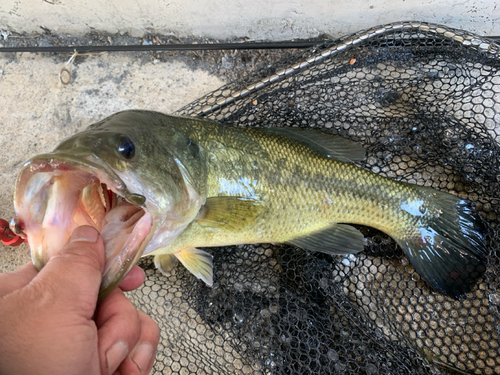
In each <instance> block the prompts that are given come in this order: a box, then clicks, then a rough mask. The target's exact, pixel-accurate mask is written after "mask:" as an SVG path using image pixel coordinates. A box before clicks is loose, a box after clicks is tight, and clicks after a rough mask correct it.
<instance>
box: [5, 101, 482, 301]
mask: <svg viewBox="0 0 500 375" xmlns="http://www.w3.org/2000/svg"><path fill="white" fill-rule="evenodd" d="M363 157H364V149H363V147H362V146H360V145H359V144H356V143H354V142H351V141H349V140H346V139H344V138H341V137H336V136H331V135H328V134H324V133H321V132H318V131H314V130H301V129H298V128H237V127H231V126H227V125H222V124H219V123H217V122H214V121H211V120H206V119H197V118H185V117H175V116H168V115H165V114H161V113H157V112H150V111H137V110H134V111H124V112H120V113H117V114H115V115H112V116H110V117H108V118H106V119H104V120H102V121H100V122H98V123H96V124H93V125H91V126H90V127H89V128H88V129H87V130H85V131H83V132H81V133H79V134H76V135H74V136H72V137H70V138H68V139H66V140H64V141H63V142H62V143H61V144H60V145H59V146H57V147H56V149H55V150H54V151H53V152H52V153H49V154H43V155H38V156H35V157H33V158H32V159H30V160H29V161H28V162H26V164H25V165H24V167H23V168H22V170H21V171H20V173H19V176H18V179H17V182H16V190H15V196H14V205H15V210H16V217H15V218H14V219H13V222H12V229H13V230H14V231H15V232H16V233H18V234H20V235H22V236H24V237H26V238H27V240H28V242H29V245H30V248H31V254H32V260H33V263H34V264H35V266H36V267H37V268H38V269H41V268H42V267H43V266H44V264H45V263H46V262H47V261H48V259H49V258H50V257H51V256H52V255H53V254H55V253H56V252H57V251H58V250H60V249H61V248H62V246H63V245H64V244H65V243H66V241H67V240H68V238H69V236H70V235H71V233H72V232H73V230H74V229H75V228H76V227H77V226H79V225H92V226H94V227H96V228H97V229H98V230H99V231H100V232H101V234H102V236H103V238H104V243H105V249H106V269H105V272H104V275H103V279H102V284H101V290H100V298H103V297H105V296H106V295H107V294H108V293H109V292H110V291H111V290H112V289H113V288H114V287H115V286H116V285H118V283H119V282H120V281H121V280H122V279H123V277H125V275H126V274H127V272H128V271H129V270H130V269H131V268H132V266H133V265H134V264H135V263H136V262H137V261H138V259H139V257H141V256H146V255H154V256H155V264H156V266H157V268H158V269H160V270H161V271H162V272H165V273H168V272H169V271H170V270H171V269H172V267H173V266H174V265H175V263H176V262H177V260H180V261H181V262H182V264H183V265H184V266H185V267H186V268H187V269H188V270H189V271H191V272H192V273H193V274H194V275H195V276H197V277H198V278H200V279H202V280H204V281H205V282H206V283H207V284H208V285H212V283H213V271H212V268H213V264H212V256H211V255H210V254H209V253H207V252H205V251H203V250H201V249H199V248H200V247H211V246H226V245H236V244H247V243H288V244H292V245H295V246H298V247H301V248H304V249H307V250H310V251H318V252H323V253H327V254H331V255H338V254H350V253H356V252H360V251H362V250H363V248H364V243H365V240H364V237H363V235H362V234H361V233H360V232H359V231H358V230H357V229H355V228H354V227H353V226H351V225H350V224H361V225H366V226H371V227H374V228H376V229H379V230H381V231H383V232H385V233H386V234H388V235H389V236H391V237H392V238H393V239H394V240H395V241H396V242H397V243H398V244H399V246H400V247H401V248H402V249H403V251H404V253H405V255H406V256H407V257H408V259H409V261H410V262H411V264H412V265H413V266H414V267H415V269H416V270H417V272H418V273H419V274H420V275H421V277H422V278H423V279H424V280H425V281H426V282H427V283H428V284H429V285H430V286H431V287H432V288H434V289H437V290H438V291H441V292H443V293H446V294H448V295H450V296H453V297H456V298H459V297H460V296H462V295H463V294H464V293H465V292H467V291H468V290H469V289H470V288H471V286H472V285H473V284H474V283H475V282H476V281H477V279H478V278H479V277H480V276H481V275H482V274H483V273H484V271H485V258H486V255H487V250H486V246H485V229H484V226H483V224H482V222H481V220H480V219H479V217H478V216H477V214H476V213H475V212H474V211H473V209H472V207H471V202H469V201H468V200H466V199H462V198H460V197H456V196H454V195H452V194H448V193H445V192H441V191H438V190H434V189H432V188H428V187H424V186H418V185H412V184H408V183H404V182H399V181H394V180H391V179H388V178H385V177H382V176H379V175H377V174H374V173H372V172H370V171H367V170H364V169H362V168H359V167H357V166H355V165H354V163H353V162H354V161H359V160H361V159H363Z"/></svg>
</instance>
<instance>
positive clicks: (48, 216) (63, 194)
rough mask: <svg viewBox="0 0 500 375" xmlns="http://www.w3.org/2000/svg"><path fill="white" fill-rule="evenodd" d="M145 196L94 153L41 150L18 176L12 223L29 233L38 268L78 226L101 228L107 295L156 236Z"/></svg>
mask: <svg viewBox="0 0 500 375" xmlns="http://www.w3.org/2000/svg"><path fill="white" fill-rule="evenodd" d="M145 200H146V199H145V197H144V196H142V195H138V194H133V193H131V192H130V191H128V190H127V188H126V185H125V184H124V183H123V181H122V180H121V179H120V177H119V176H118V175H117V174H116V173H115V172H114V171H113V169H112V168H111V167H109V166H108V165H107V164H105V163H104V162H102V161H101V160H100V159H99V158H97V157H96V156H94V155H93V154H90V153H88V152H82V153H80V154H78V153H76V154H75V153H72V154H67V153H63V152H55V153H52V154H45V155H39V156H36V157H35V158H33V159H31V160H29V161H28V162H27V163H26V164H25V165H24V167H23V169H22V170H21V172H20V174H19V176H18V179H17V182H16V189H15V194H14V206H15V210H16V217H15V218H14V219H13V221H12V224H11V226H12V229H13V230H14V232H16V234H18V235H20V236H22V237H24V238H26V239H27V241H28V243H29V246H30V249H31V257H32V261H33V264H34V265H35V267H36V268H37V269H38V270H40V269H41V268H42V267H43V266H44V265H45V264H46V263H47V262H48V260H49V259H50V257H51V256H52V255H54V254H55V253H57V252H58V251H59V250H61V249H62V247H63V246H64V245H65V244H66V243H67V242H68V240H69V238H70V236H71V234H72V233H73V231H74V229H75V228H77V227H78V226H81V225H90V226H93V227H94V228H96V229H97V230H98V231H99V232H100V233H101V235H102V237H103V240H104V246H105V256H106V264H105V269H104V273H103V278H102V282H101V287H100V291H99V299H103V298H104V297H106V296H107V295H108V294H109V293H110V292H111V291H112V290H113V289H114V288H115V287H116V286H117V285H118V284H119V283H120V281H121V280H122V279H123V278H124V277H125V276H126V274H127V273H128V271H130V269H131V268H132V267H133V266H134V264H135V263H136V262H137V260H138V259H139V257H140V256H141V255H142V253H143V252H144V248H145V246H146V245H147V242H148V238H149V237H150V236H151V232H152V219H151V215H150V214H149V213H148V212H147V210H146V209H145Z"/></svg>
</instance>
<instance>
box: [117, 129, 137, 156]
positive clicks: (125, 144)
mask: <svg viewBox="0 0 500 375" xmlns="http://www.w3.org/2000/svg"><path fill="white" fill-rule="evenodd" d="M118 152H119V153H120V154H121V155H122V156H123V157H124V158H125V159H132V158H133V157H134V154H135V146H134V143H133V142H132V141H131V140H130V138H129V137H127V136H125V135H122V136H121V137H120V138H119V140H118Z"/></svg>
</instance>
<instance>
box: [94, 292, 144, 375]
mask: <svg viewBox="0 0 500 375" xmlns="http://www.w3.org/2000/svg"><path fill="white" fill-rule="evenodd" d="M95 322H96V325H97V328H98V333H97V335H98V340H99V342H98V347H99V359H100V363H101V372H102V373H103V374H108V373H113V372H114V371H116V369H117V368H118V366H119V365H120V363H121V362H122V361H123V360H124V359H125V358H126V357H127V355H128V354H129V353H130V351H131V350H132V349H133V348H134V347H135V345H136V344H137V340H139V337H140V333H141V322H140V320H139V316H138V314H137V310H136V308H135V306H134V305H133V304H132V302H130V301H129V300H128V298H127V297H125V295H124V294H123V291H122V290H121V289H120V288H116V289H115V290H113V291H112V292H111V294H110V295H109V296H108V297H107V298H106V299H105V300H104V301H102V302H101V304H100V305H99V307H98V308H97V312H96V316H95Z"/></svg>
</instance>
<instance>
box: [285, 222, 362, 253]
mask: <svg viewBox="0 0 500 375" xmlns="http://www.w3.org/2000/svg"><path fill="white" fill-rule="evenodd" d="M287 242H288V243H290V244H292V245H295V246H297V247H301V248H303V249H306V250H310V251H317V252H320V253H325V254H330V255H340V254H353V253H359V252H360V251H363V249H364V245H365V238H364V237H363V235H362V234H361V232H359V231H358V230H357V229H356V228H354V227H352V226H350V225H346V224H332V225H330V226H328V227H326V228H324V229H321V230H319V231H316V232H313V233H310V234H307V235H305V236H301V237H296V238H293V239H291V240H289V241H287Z"/></svg>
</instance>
